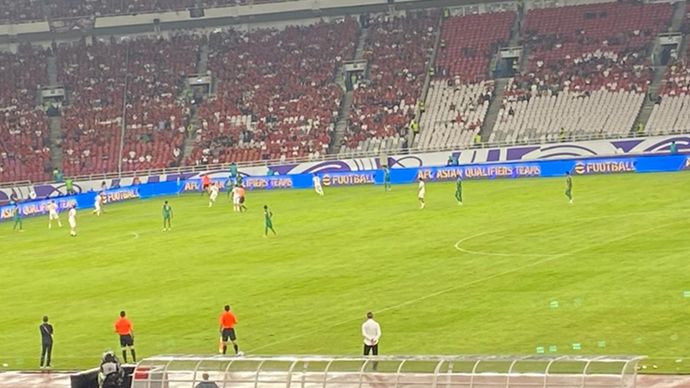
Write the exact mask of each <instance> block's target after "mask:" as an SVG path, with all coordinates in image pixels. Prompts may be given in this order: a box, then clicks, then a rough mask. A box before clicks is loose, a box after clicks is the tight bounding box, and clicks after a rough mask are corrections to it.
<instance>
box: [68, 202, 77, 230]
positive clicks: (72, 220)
mask: <svg viewBox="0 0 690 388" xmlns="http://www.w3.org/2000/svg"><path fill="white" fill-rule="evenodd" d="M67 221H68V222H69V235H70V236H72V237H77V205H72V208H71V209H69V213H68V216H67Z"/></svg>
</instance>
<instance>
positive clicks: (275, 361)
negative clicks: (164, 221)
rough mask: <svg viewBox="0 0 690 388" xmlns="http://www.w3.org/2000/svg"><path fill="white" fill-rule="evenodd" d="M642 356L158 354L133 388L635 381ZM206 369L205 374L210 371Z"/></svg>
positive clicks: (629, 384) (361, 387) (632, 384)
mask: <svg viewBox="0 0 690 388" xmlns="http://www.w3.org/2000/svg"><path fill="white" fill-rule="evenodd" d="M642 359H644V357H637V356H592V357H588V356H540V355H537V356H383V357H381V356H379V357H328V356H275V357H267V356H247V357H229V356H210V357H204V356H174V355H168V356H156V357H150V358H147V359H145V360H143V361H142V362H140V363H139V364H138V365H137V367H136V369H135V371H134V374H133V376H132V388H173V387H175V388H176V387H194V386H196V384H198V383H200V382H202V381H205V377H206V378H208V381H213V382H215V383H216V384H217V385H218V386H219V387H234V388H245V387H246V388H249V387H286V388H290V387H299V388H312V387H322V388H349V387H353V388H354V387H357V388H369V387H371V388H373V387H390V388H397V387H406V388H412V387H431V388H435V387H448V388H451V387H487V386H492V387H497V386H502V387H517V386H520V387H635V386H636V379H637V364H638V362H639V361H640V360H642ZM205 375H206V376H205Z"/></svg>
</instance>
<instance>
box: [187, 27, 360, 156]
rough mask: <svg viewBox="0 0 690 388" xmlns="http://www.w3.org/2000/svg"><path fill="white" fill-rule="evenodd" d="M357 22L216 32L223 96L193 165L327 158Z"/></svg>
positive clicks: (211, 108)
mask: <svg viewBox="0 0 690 388" xmlns="http://www.w3.org/2000/svg"><path fill="white" fill-rule="evenodd" d="M357 31H358V27H357V23H356V22H355V21H354V20H353V19H350V18H347V19H345V20H342V21H340V22H337V23H320V24H316V25H313V26H309V27H288V28H287V29H285V30H281V31H277V30H267V29H259V30H255V31H251V32H249V33H246V32H238V31H227V32H221V33H214V34H212V35H211V37H210V39H209V45H210V50H211V51H210V54H209V69H210V71H211V72H212V73H213V75H214V76H215V78H216V80H217V88H216V91H215V94H216V96H215V97H213V98H211V99H209V100H207V101H204V102H203V103H201V105H200V107H199V109H198V116H199V118H200V119H201V122H202V126H201V128H200V129H199V130H198V131H197V134H196V136H197V137H196V143H195V146H194V150H193V151H192V153H191V155H190V157H189V159H188V160H187V163H188V164H203V163H213V162H229V161H246V160H256V159H277V158H281V157H282V158H288V157H299V156H317V155H320V154H323V153H325V152H326V150H327V148H328V145H329V143H330V139H331V135H332V132H333V129H334V122H335V120H336V118H337V114H338V110H339V108H340V103H341V99H342V90H341V89H340V88H339V87H338V86H337V85H336V84H335V76H336V71H337V70H338V69H339V68H340V67H341V65H342V63H343V61H345V60H349V59H351V58H352V57H353V54H354V48H355V44H354V42H355V37H356V34H357Z"/></svg>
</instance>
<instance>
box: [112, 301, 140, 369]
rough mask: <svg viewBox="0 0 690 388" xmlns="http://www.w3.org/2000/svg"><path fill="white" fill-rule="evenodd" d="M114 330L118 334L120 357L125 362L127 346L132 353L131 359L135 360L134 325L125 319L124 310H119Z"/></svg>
mask: <svg viewBox="0 0 690 388" xmlns="http://www.w3.org/2000/svg"><path fill="white" fill-rule="evenodd" d="M115 332H116V333H117V334H119V335H120V349H121V350H122V359H123V360H124V361H125V362H127V348H129V351H130V353H132V361H133V362H137V354H136V352H135V351H134V326H133V325H132V321H130V320H129V319H127V317H126V314H125V312H124V311H120V318H119V319H118V320H117V321H115Z"/></svg>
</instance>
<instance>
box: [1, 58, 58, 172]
mask: <svg viewBox="0 0 690 388" xmlns="http://www.w3.org/2000/svg"><path fill="white" fill-rule="evenodd" d="M45 58H46V53H45V51H43V50H40V49H34V48H32V47H31V46H29V45H21V46H19V49H18V51H17V53H9V52H0V72H1V73H2V77H0V112H1V114H2V115H1V116H0V180H2V181H19V180H23V181H26V180H31V181H34V182H35V181H38V182H41V181H45V180H47V179H48V177H49V171H50V170H51V166H50V138H49V130H48V125H47V122H46V118H45V115H44V113H43V111H42V110H41V109H40V107H39V108H37V105H38V99H37V98H38V96H37V90H38V88H39V87H40V86H41V85H45V84H46V83H47V72H46V65H45Z"/></svg>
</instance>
